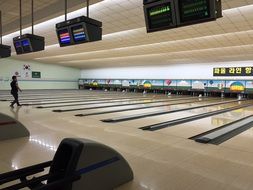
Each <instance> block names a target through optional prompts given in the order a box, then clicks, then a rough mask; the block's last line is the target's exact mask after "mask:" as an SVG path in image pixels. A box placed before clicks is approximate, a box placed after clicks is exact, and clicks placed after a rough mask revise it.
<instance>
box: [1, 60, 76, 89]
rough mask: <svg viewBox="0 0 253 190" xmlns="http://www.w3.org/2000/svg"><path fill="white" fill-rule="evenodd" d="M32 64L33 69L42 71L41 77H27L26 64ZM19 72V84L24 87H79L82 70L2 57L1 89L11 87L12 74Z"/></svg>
mask: <svg viewBox="0 0 253 190" xmlns="http://www.w3.org/2000/svg"><path fill="white" fill-rule="evenodd" d="M25 64H28V65H30V66H31V71H38V72H41V79H33V78H32V77H31V76H29V77H25V71H24V69H23V67H24V65H25ZM16 71H17V72H19V73H20V75H21V77H19V78H18V80H19V86H20V87H21V88H22V89H77V88H78V85H77V81H78V78H80V70H79V69H74V68H70V67H63V66H58V65H49V64H42V63H38V62H24V61H19V60H15V59H13V58H8V59H0V90H9V89H10V80H11V76H12V75H14V73H15V72H16Z"/></svg>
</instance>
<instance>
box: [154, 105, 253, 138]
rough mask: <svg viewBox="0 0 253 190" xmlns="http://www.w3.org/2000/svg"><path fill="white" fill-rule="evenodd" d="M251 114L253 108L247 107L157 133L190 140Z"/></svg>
mask: <svg viewBox="0 0 253 190" xmlns="http://www.w3.org/2000/svg"><path fill="white" fill-rule="evenodd" d="M250 102H252V103H253V101H250ZM234 105H235V104H234ZM217 107H218V106H217ZM195 111H196V110H195ZM251 114H253V107H246V108H242V109H238V110H233V111H230V112H226V113H222V114H219V115H214V116H211V117H208V118H203V119H199V120H196V121H191V122H188V123H184V124H180V125H175V126H173V127H169V128H165V129H162V130H158V131H156V132H158V133H163V134H170V135H171V134H173V135H175V136H178V137H183V138H187V139H188V138H190V137H192V136H195V135H198V134H201V133H204V132H206V131H209V130H212V129H215V128H217V127H220V126H222V125H225V124H227V123H230V122H233V121H235V120H238V119H241V118H243V117H246V116H249V115H251Z"/></svg>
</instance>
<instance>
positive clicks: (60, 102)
mask: <svg viewBox="0 0 253 190" xmlns="http://www.w3.org/2000/svg"><path fill="white" fill-rule="evenodd" d="M145 99H153V98H147V97H138V98H136V97H135V98H131V97H128V98H127V97H123V98H107V97H105V98H92V97H91V98H69V99H64V98H61V99H52V100H51V99H50V100H42V101H38V100H37V101H20V102H21V103H22V104H29V105H35V106H37V105H40V106H44V107H47V106H61V105H63V106H64V105H68V103H73V104H75V103H78V102H105V101H116V102H117V101H129V100H145ZM52 104H53V105H52ZM80 104H81V103H80Z"/></svg>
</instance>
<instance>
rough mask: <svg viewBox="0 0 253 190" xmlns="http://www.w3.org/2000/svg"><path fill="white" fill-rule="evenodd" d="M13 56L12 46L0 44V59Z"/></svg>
mask: <svg viewBox="0 0 253 190" xmlns="http://www.w3.org/2000/svg"><path fill="white" fill-rule="evenodd" d="M10 56H11V46H7V45H3V44H0V58H6V57H10Z"/></svg>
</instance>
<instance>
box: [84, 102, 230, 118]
mask: <svg viewBox="0 0 253 190" xmlns="http://www.w3.org/2000/svg"><path fill="white" fill-rule="evenodd" d="M219 101H222V100H221V99H219V98H218V99H216V98H207V99H197V100H190V101H188V100H181V101H180V100H178V101H176V102H169V103H162V104H161V106H160V107H154V108H147V109H137V110H130V111H123V112H115V113H106V114H101V115H94V116H88V117H94V118H97V119H99V120H102V119H108V118H114V117H125V116H131V115H135V114H148V113H151V112H158V111H171V110H177V109H183V108H190V107H193V106H200V105H204V104H211V103H215V102H219ZM224 101H225V100H224ZM189 102H190V103H189ZM133 108H134V107H133ZM120 109H121V108H117V109H112V110H120ZM105 111H106V110H105ZM109 111H110V110H109ZM98 112H100V110H99V111H98ZM82 113H96V112H94V111H91V112H82ZM84 117H86V116H84Z"/></svg>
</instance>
